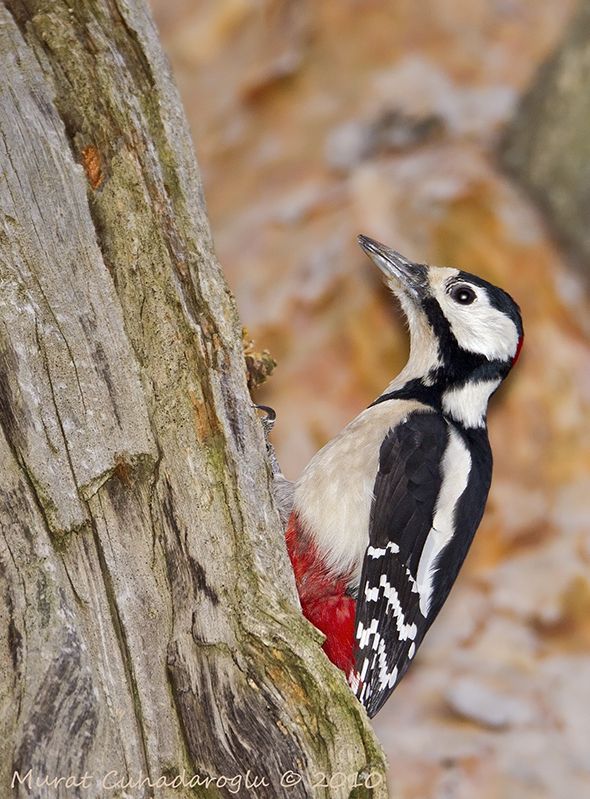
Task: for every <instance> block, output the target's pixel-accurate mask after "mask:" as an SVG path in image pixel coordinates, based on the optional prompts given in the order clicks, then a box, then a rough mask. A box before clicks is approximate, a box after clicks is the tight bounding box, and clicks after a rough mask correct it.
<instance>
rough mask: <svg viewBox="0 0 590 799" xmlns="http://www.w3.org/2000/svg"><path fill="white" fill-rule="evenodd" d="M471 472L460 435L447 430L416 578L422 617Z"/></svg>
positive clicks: (428, 604)
mask: <svg viewBox="0 0 590 799" xmlns="http://www.w3.org/2000/svg"><path fill="white" fill-rule="evenodd" d="M470 469H471V455H470V454H469V450H468V449H467V447H466V446H465V444H464V442H463V439H462V438H461V435H460V434H459V433H458V432H457V431H456V430H455V429H454V428H453V427H449V443H448V445H447V448H446V450H445V454H444V457H443V461H442V484H441V488H440V492H439V495H438V499H437V502H436V508H435V512H434V518H433V520H432V528H431V530H430V532H429V533H428V536H427V538H426V541H425V543H424V549H423V550H422V554H421V556H420V562H419V563H418V573H417V575H416V582H417V585H418V591H419V593H420V611H421V613H422V615H423V616H424V617H426V616H427V615H428V611H429V609H430V605H431V601H432V589H433V581H434V576H435V574H436V569H437V565H436V564H437V560H438V557H439V555H440V553H441V552H442V551H443V549H444V548H445V547H446V545H447V544H448V543H449V541H450V540H451V538H452V537H453V535H454V533H455V518H454V517H455V507H456V505H457V501H458V500H459V498H460V497H461V495H462V494H463V492H464V491H465V489H466V488H467V483H468V481H469V471H470Z"/></svg>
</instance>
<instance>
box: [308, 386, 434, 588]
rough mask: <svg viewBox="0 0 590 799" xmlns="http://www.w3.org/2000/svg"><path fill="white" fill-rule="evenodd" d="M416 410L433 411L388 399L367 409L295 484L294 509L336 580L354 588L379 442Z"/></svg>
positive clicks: (366, 538) (363, 547)
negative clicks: (345, 578) (342, 579)
mask: <svg viewBox="0 0 590 799" xmlns="http://www.w3.org/2000/svg"><path fill="white" fill-rule="evenodd" d="M414 411H426V412H432V408H430V407H428V406H426V405H423V404H422V403H420V402H416V401H413V400H401V399H392V400H387V401H385V402H381V403H379V404H378V405H374V406H371V407H369V408H367V409H366V410H365V411H363V412H362V413H360V414H359V415H358V416H357V417H356V418H355V419H353V420H352V422H350V423H349V424H348V425H347V426H346V427H345V428H344V429H343V430H342V431H341V432H340V433H339V434H338V435H337V436H336V437H335V438H333V439H332V440H331V441H329V442H328V443H327V444H326V445H325V446H324V447H323V448H322V449H321V450H320V451H319V452H317V453H316V455H314V457H313V458H312V459H311V461H310V462H309V464H308V465H307V467H306V468H305V470H304V472H303V474H302V475H301V477H300V478H299V480H298V481H297V482H296V484H295V496H294V510H295V511H296V512H297V514H298V516H299V519H300V520H301V522H302V525H303V528H304V530H305V531H306V533H307V534H308V535H309V536H310V537H311V538H312V540H313V542H314V543H315V545H316V547H317V549H318V551H319V552H320V554H321V555H322V556H323V559H324V563H325V565H326V567H327V569H328V570H329V571H330V572H332V573H333V574H334V576H337V577H342V576H344V575H345V576H347V577H348V578H349V580H350V584H351V586H355V585H358V582H359V580H360V572H361V568H362V563H363V558H364V555H365V550H366V548H367V545H368V543H369V520H370V513H371V504H372V502H373V489H374V485H375V478H376V476H377V470H378V468H379V451H380V448H381V443H382V442H383V440H384V438H385V437H386V436H387V434H388V432H389V431H390V430H391V428H393V427H395V426H397V425H398V424H402V423H403V422H404V421H405V420H406V419H407V417H408V416H409V414H411V413H412V412H414Z"/></svg>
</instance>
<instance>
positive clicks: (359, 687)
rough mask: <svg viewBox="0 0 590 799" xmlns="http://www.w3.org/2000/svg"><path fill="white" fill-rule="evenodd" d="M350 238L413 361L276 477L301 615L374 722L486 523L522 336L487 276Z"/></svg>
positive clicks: (514, 313)
mask: <svg viewBox="0 0 590 799" xmlns="http://www.w3.org/2000/svg"><path fill="white" fill-rule="evenodd" d="M358 240H359V244H360V246H361V247H362V248H363V250H364V251H365V252H366V253H367V254H368V255H369V256H370V257H371V258H372V260H373V261H374V262H375V264H376V265H377V266H378V267H379V268H380V269H381V271H382V272H383V273H384V275H385V280H386V282H387V285H388V286H389V287H390V288H391V289H392V291H393V293H394V294H395V295H396V297H397V298H398V299H399V301H400V303H401V306H402V308H403V310H404V312H405V315H406V317H407V320H408V324H409V329H410V339H411V341H410V356H409V360H408V363H407V364H406V366H405V368H404V369H403V370H402V372H401V373H400V374H399V375H398V376H397V377H396V378H395V379H394V380H393V381H392V382H391V383H390V384H389V385H388V386H387V388H386V389H385V391H384V392H383V394H382V395H381V396H380V397H378V398H377V399H376V400H375V402H373V403H372V405H370V406H369V407H368V408H367V409H366V410H364V411H363V412H362V413H360V414H359V415H358V416H357V417H356V418H355V419H353V421H352V422H350V424H348V425H347V426H346V427H345V428H344V430H342V432H341V433H340V434H339V435H337V436H336V438H334V439H332V440H331V441H330V442H329V443H328V444H326V445H325V446H324V447H323V448H322V449H321V450H320V451H319V452H318V453H317V454H316V455H315V456H314V457H313V458H312V460H311V461H310V463H309V464H308V466H307V467H306V468H305V470H304V472H303V474H302V475H301V477H300V478H299V480H297V481H296V483H295V485H294V486H293V488H292V489H290V488H289V484H288V482H287V481H286V480H285V478H284V477H283V476H282V475H281V473H280V470H279V469H278V466H276V464H275V468H273V471H274V472H275V480H276V484H277V488H278V493H279V494H280V500H281V501H280V504H281V506H282V509H283V516H284V517H285V514H284V508H285V503H286V504H287V505H290V503H291V501H292V510H291V513H290V516H289V517H288V524H287V530H286V540H287V548H288V552H289V556H290V558H291V562H292V564H293V569H294V573H295V579H296V583H297V589H298V592H299V597H300V600H301V606H302V610H303V613H304V614H305V616H306V617H307V618H308V619H309V620H310V621H311V622H312V623H313V624H314V625H315V626H316V627H317V628H319V629H320V630H321V631H322V632H323V633H324V634H325V636H326V641H325V643H324V650H325V652H326V654H327V655H328V657H329V658H330V660H332V662H333V663H334V664H335V665H336V666H338V667H339V668H340V669H342V670H343V671H344V672H345V673H346V675H347V677H348V681H349V683H350V685H351V687H352V689H353V691H354V692H355V694H356V696H357V698H358V699H359V700H360V701H361V702H362V704H363V705H364V706H365V708H366V710H367V713H368V714H369V716H374V715H375V714H376V713H377V711H378V710H379V709H380V708H381V707H382V706H383V704H384V702H385V701H386V699H387V698H388V696H389V695H390V694H391V692H392V691H393V689H394V688H395V686H396V685H397V684H398V683H399V681H400V679H401V678H402V676H403V675H404V673H405V671H406V669H407V668H408V666H409V664H410V662H411V660H412V658H413V657H414V655H415V654H416V651H417V648H418V647H419V646H420V644H421V642H422V640H423V638H424V635H425V634H426V632H427V630H428V628H429V627H430V625H431V624H432V622H433V621H434V619H435V618H436V616H437V614H438V612H439V611H440V609H441V608H442V606H443V604H444V602H445V600H446V598H447V595H448V593H449V591H450V589H451V587H452V585H453V583H454V581H455V578H456V577H457V574H458V572H459V569H460V567H461V565H462V563H463V561H464V559H465V556H466V555H467V551H468V549H469V546H470V544H471V541H472V540H473V536H474V534H475V531H476V529H477V527H478V525H479V523H480V521H481V518H482V515H483V511H484V507H485V503H486V499H487V496H488V490H489V487H490V482H491V475H492V454H491V450H490V445H489V442H488V435H487V427H486V412H487V405H488V400H489V398H490V396H491V395H492V394H493V393H494V392H495V391H496V389H497V388H498V386H499V385H500V383H501V382H502V380H503V379H504V378H505V377H506V375H507V374H508V372H509V371H510V369H511V367H512V366H513V365H514V363H515V362H516V360H517V358H518V355H519V353H520V349H521V346H522V341H523V327H522V321H521V316H520V311H519V308H518V306H517V305H516V303H515V302H514V301H513V300H512V298H511V297H510V296H509V295H508V294H507V293H506V292H505V291H503V290H502V289H499V288H497V287H496V286H493V285H491V284H490V283H488V282H486V281H485V280H482V279H481V278H479V277H476V276H475V275H472V274H469V273H467V272H463V271H460V270H458V269H452V268H440V267H434V266H426V265H424V264H417V263H412V262H411V261H408V260H406V259H405V258H404V257H403V256H402V255H400V254H399V253H397V252H395V251H394V250H391V249H389V248H388V247H386V246H384V245H383V244H380V243H378V242H377V241H374V240H373V239H370V238H367V237H366V236H359V239H358ZM271 423H272V422H271ZM291 491H292V493H291Z"/></svg>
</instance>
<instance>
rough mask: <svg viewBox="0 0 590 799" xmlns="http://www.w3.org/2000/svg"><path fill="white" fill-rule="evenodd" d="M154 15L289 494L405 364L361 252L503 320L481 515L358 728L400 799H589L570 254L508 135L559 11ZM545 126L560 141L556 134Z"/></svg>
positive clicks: (405, 8) (580, 381) (522, 142)
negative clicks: (438, 284)
mask: <svg viewBox="0 0 590 799" xmlns="http://www.w3.org/2000/svg"><path fill="white" fill-rule="evenodd" d="M152 5H153V9H154V13H155V16H156V21H157V24H158V26H159V29H160V32H161V35H162V38H163V43H164V47H165V48H166V50H167V52H168V54H169V57H170V59H171V62H172V66H173V70H174V73H175V76H176V80H177V82H178V84H179V87H180V90H181V93H182V96H183V99H184V104H185V108H186V110H187V113H188V117H189V120H190V123H191V126H192V131H193V135H194V140H195V147H196V151H197V155H198V159H199V163H200V167H201V171H202V175H203V180H204V184H205V193H206V197H207V203H208V208H209V214H210V219H211V224H212V228H213V233H214V237H215V242H216V248H217V253H218V256H219V259H220V261H221V263H222V265H223V268H224V270H225V274H226V276H227V279H228V281H229V283H230V286H231V288H232V290H233V292H234V294H235V296H236V298H237V302H238V306H239V309H240V313H241V316H242V320H243V323H244V324H245V325H246V326H247V328H248V330H249V333H250V335H251V336H252V337H253V338H254V339H255V341H256V344H257V347H258V348H259V349H264V348H268V349H269V350H270V351H271V353H272V355H273V356H274V358H275V359H276V360H277V362H278V367H277V368H276V371H275V373H274V375H273V376H272V378H271V379H270V380H269V382H268V383H267V384H266V385H265V386H264V388H263V389H261V390H260V391H259V392H258V393H257V395H256V398H257V399H258V400H259V401H260V402H265V403H267V404H270V405H272V406H273V407H275V408H276V410H277V413H278V422H277V426H276V433H275V435H274V441H275V445H276V448H277V450H278V454H279V458H280V461H281V464H282V466H283V469H284V471H285V473H286V474H287V475H288V476H289V477H291V478H295V477H297V475H298V474H299V473H300V471H301V469H302V468H303V466H304V465H305V464H306V462H307V461H308V460H309V458H310V457H311V455H312V454H313V453H314V452H315V451H316V450H317V449H318V448H319V447H320V446H321V445H322V444H323V443H325V442H326V441H327V440H328V439H329V438H330V437H331V436H333V435H334V434H335V433H336V432H337V431H338V430H340V429H341V428H342V427H343V426H344V425H345V424H346V423H347V422H348V421H349V420H350V419H351V418H352V417H353V416H355V415H356V414H357V413H358V412H359V411H360V410H361V409H362V408H364V407H365V406H366V405H367V404H368V403H370V402H371V401H372V400H373V399H374V398H375V397H376V396H377V395H378V394H379V393H380V392H381V390H382V389H383V388H384V386H385V385H386V384H387V383H388V381H389V380H390V378H391V377H392V376H393V375H394V374H395V373H397V371H398V370H399V369H400V368H401V366H402V365H403V363H404V359H405V357H406V353H407V347H408V341H407V334H406V331H405V327H404V323H403V320H402V319H401V317H400V314H399V312H398V309H397V308H396V307H395V305H394V303H393V300H392V299H391V297H390V296H389V295H388V293H387V292H386V291H385V290H384V289H383V287H382V285H381V282H380V278H379V274H378V273H377V270H376V269H375V267H374V266H373V265H372V264H371V262H370V261H369V260H368V259H367V258H366V257H365V256H364V255H363V254H362V253H361V251H360V250H359V249H358V247H357V245H356V243H355V238H356V234H357V233H360V232H362V233H365V234H368V235H370V236H373V237H375V238H378V239H380V240H382V241H384V242H386V243H387V244H389V245H391V246H393V247H395V248H396V249H398V250H400V251H401V252H402V253H404V254H405V255H406V256H408V257H410V258H413V259H415V260H423V261H427V262H430V263H435V264H439V265H452V266H455V265H456V266H459V267H461V268H464V269H466V270H468V271H471V272H475V273H477V274H480V275H482V276H483V277H485V278H487V279H488V280H491V281H492V282H494V283H497V284H499V285H501V286H502V287H504V288H506V289H507V290H508V291H509V292H510V293H511V294H513V296H514V297H515V298H516V299H517V301H518V302H519V303H520V304H521V306H522V310H523V315H524V320H525V330H526V341H525V348H524V353H523V356H522V359H521V361H520V363H519V365H518V368H517V369H516V370H515V372H514V374H513V375H511V377H510V379H509V380H508V381H507V384H506V385H505V387H504V388H503V389H502V390H501V392H500V393H499V394H498V395H497V397H496V398H495V401H494V403H493V408H492V411H491V414H490V438H491V441H492V446H493V450H494V455H495V474H494V482H493V487H492V491H491V496H490V500H489V504H488V509H487V513H486V516H485V518H484V521H483V523H482V525H481V527H480V530H479V532H478V535H477V538H476V542H475V544H474V546H473V548H472V551H471V553H470V555H469V558H468V561H467V564H466V566H465V569H464V571H463V573H462V575H461V577H460V579H459V581H458V584H457V587H456V589H455V591H454V592H453V594H452V596H451V599H450V600H449V602H448V604H447V605H446V607H445V609H444V611H443V612H442V613H441V615H440V617H439V620H438V621H437V623H436V624H435V626H434V628H433V629H432V630H431V632H430V634H429V636H428V638H427V640H426V642H425V644H424V646H423V647H422V649H421V650H420V654H419V656H418V657H417V659H416V662H415V665H414V667H413V668H412V669H411V670H410V673H409V674H408V676H407V677H406V678H405V679H404V681H403V683H402V684H401V686H400V687H399V688H398V689H397V691H396V692H395V694H394V695H393V697H392V698H391V699H390V701H389V703H388V704H387V705H386V708H385V710H384V711H383V712H382V713H381V714H380V715H379V716H378V717H377V719H376V723H375V727H376V729H377V732H378V735H379V737H380V739H381V741H382V743H383V746H384V748H385V750H386V752H387V755H388V758H389V763H390V772H391V778H390V779H391V791H392V796H393V797H396V799H397V798H398V797H399V799H414V797H416V799H417V798H418V797H419V799H545V798H547V799H549V798H550V799H565V798H566V797H567V799H585V798H586V797H590V576H589V575H590V572H589V564H590V531H589V528H590V446H589V435H590V431H589V424H588V419H589V409H590V323H589V319H590V316H589V315H588V310H589V304H590V303H589V301H588V289H587V287H588V281H587V280H586V279H585V278H584V265H585V266H586V268H587V269H588V270H590V254H585V252H584V247H583V245H582V246H580V243H579V242H577V243H576V241H575V235H574V236H572V235H571V231H569V234H568V231H567V230H566V231H565V232H564V229H563V227H564V226H563V224H561V223H560V221H559V208H562V210H563V208H564V205H563V203H564V202H566V201H567V199H568V198H570V199H571V198H572V196H573V195H572V193H571V192H569V193H568V191H567V186H566V187H565V188H564V187H563V186H562V185H561V184H560V186H559V191H556V192H554V193H553V194H552V193H551V191H550V190H549V189H548V188H547V186H544V185H543V176H545V179H548V180H549V182H550V183H551V182H553V183H555V182H556V180H557V178H556V177H555V176H556V174H557V172H556V171H555V170H553V171H552V169H550V168H549V167H547V168H545V166H547V157H546V155H545V154H546V153H548V152H549V149H548V148H549V144H548V145H547V146H545V145H544V144H542V145H540V146H539V147H538V148H537V151H536V154H535V153H533V152H532V149H531V148H532V145H531V142H534V141H536V140H535V138H534V137H535V136H536V135H537V131H538V129H539V130H540V129H541V125H540V123H539V122H538V120H537V119H536V118H535V117H534V116H533V117H532V118H530V117H529V118H524V119H521V120H520V122H519V121H518V118H517V121H516V122H514V120H515V115H516V114H517V110H518V109H519V107H520V103H521V98H522V96H523V94H524V93H525V92H526V91H527V89H528V87H529V86H531V85H534V83H535V81H537V83H538V82H539V81H540V84H539V83H538V85H540V86H541V90H539V89H537V95H536V96H537V100H536V101H534V97H535V95H534V94H533V101H531V102H530V103H529V105H530V106H531V108H532V111H531V113H533V115H534V114H542V113H544V110H546V109H547V108H553V107H554V106H555V103H554V101H553V100H552V98H551V96H550V95H549V96H547V93H546V91H545V90H547V91H549V89H548V88H547V87H548V86H549V84H550V78H549V77H548V73H547V72H545V73H543V72H541V73H539V72H538V70H539V67H540V66H541V64H542V63H543V62H544V61H545V60H546V59H547V58H548V57H549V56H551V54H552V53H554V52H555V51H556V50H557V48H559V46H560V45H561V43H562V42H563V40H564V36H566V32H567V30H568V25H570V21H571V18H572V14H573V13H574V12H575V10H576V9H575V3H574V2H573V0H543V2H538V0H433V1H432V2H419V3H417V2H413V0H389V1H388V0H338V2H312V0H200V2H198V3H195V2H193V0H152ZM587 5H588V4H587V3H586V6H587ZM579 28H580V26H579V25H577V24H574V25H573V26H570V34H569V35H570V37H571V36H573V37H574V38H575V37H576V36H578V37H579ZM586 41H589V42H590V26H589V28H588V30H587V31H586ZM586 62H588V59H586ZM539 74H540V76H541V77H539ZM566 83H567V81H565V79H563V80H562V79H560V78H559V77H558V78H557V79H554V81H553V84H554V89H555V91H556V92H557V93H558V94H559V92H560V91H562V89H563V86H564V85H565V84H566ZM570 83H571V81H570ZM568 85H569V84H568ZM584 86H585V89H584V94H587V93H588V89H587V86H588V83H585V84H584ZM539 92H540V94H539ZM539 97H540V99H539ZM525 107H526V106H525ZM579 107H580V106H579V104H578V105H576V108H578V109H579ZM557 124H558V126H559V125H561V130H562V132H565V133H567V130H569V131H570V132H571V130H572V128H576V125H577V123H572V124H570V123H568V121H567V118H566V114H565V112H564V113H561V114H560V115H559V120H558V123H557ZM587 124H588V125H590V117H589V118H588V121H587ZM589 131H590V128H587V129H586V133H585V138H584V141H589V140H590V132H589ZM558 133H559V130H558ZM565 133H564V135H565ZM547 140H548V141H549V140H550V141H551V142H555V141H557V142H558V144H559V147H558V148H557V149H558V150H559V148H561V149H562V150H563V149H564V147H566V148H570V145H569V144H567V142H566V144H565V145H563V144H561V143H560V142H562V139H559V136H558V137H557V140H556V139H555V135H554V134H553V133H552V134H551V136H549V137H548V139H547ZM506 141H508V144H506ZM533 149H534V148H533ZM571 149H572V150H573V145H572V147H571ZM500 153H508V155H504V156H501V155H500ZM533 156H534V157H533ZM589 156H590V153H589ZM535 158H536V160H535ZM527 159H530V160H529V161H527ZM589 163H590V158H589V160H583V161H582V162H581V169H580V168H575V169H574V170H570V172H572V173H575V176H580V175H582V176H583V177H584V180H585V183H584V184H583V187H582V188H583V190H582V192H581V194H580V196H579V197H574V199H573V200H572V203H573V204H574V207H575V208H577V209H578V211H579V212H580V219H581V225H580V226H579V227H580V228H581V234H580V235H581V237H582V239H583V236H586V241H587V240H588V238H587V237H588V231H587V229H586V219H587V217H588V215H589V214H590V170H589V169H588V164H589ZM535 164H536V166H535ZM507 165H508V166H507ZM539 165H540V166H539ZM584 166H585V169H586V172H585V173H584ZM535 169H536V171H535ZM516 175H518V176H519V177H518V178H517V177H516ZM539 176H540V177H539ZM570 177H571V175H570ZM523 185H528V187H529V189H530V188H531V186H532V187H533V189H534V190H535V191H536V195H537V198H540V199H541V205H540V206H539V205H538V204H537V203H535V202H533V200H532V199H531V195H530V191H528V190H526V191H525V189H524V188H523ZM549 188H551V187H549ZM578 188H579V187H578ZM584 192H585V199H586V201H587V205H586V207H585V209H584V207H583V200H584ZM551 197H555V198H556V201H555V203H553V204H552V203H551V202H550V201H549V200H548V198H551ZM564 197H565V200H564ZM580 197H581V198H582V199H580ZM566 205H567V202H566ZM540 208H545V209H546V210H545V211H542V210H540ZM556 208H557V209H558V210H557V212H556V210H555V209H556ZM562 216H563V217H564V218H565V219H566V222H567V220H571V218H572V213H571V212H564V213H563V214H562ZM589 221H590V220H589ZM562 222H563V220H562ZM560 224H561V227H560ZM566 227H567V224H566ZM588 228H590V225H589V226H588ZM557 234H559V235H557ZM562 234H563V236H565V239H566V240H567V242H568V247H567V248H566V247H565V246H562V245H559V244H557V243H556V242H558V241H561V240H562V239H563V236H562Z"/></svg>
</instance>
